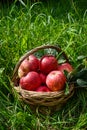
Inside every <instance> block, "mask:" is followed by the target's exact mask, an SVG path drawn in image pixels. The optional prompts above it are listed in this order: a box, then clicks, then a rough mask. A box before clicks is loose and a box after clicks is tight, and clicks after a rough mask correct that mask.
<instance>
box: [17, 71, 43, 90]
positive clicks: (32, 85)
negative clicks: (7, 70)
mask: <svg viewBox="0 0 87 130" xmlns="http://www.w3.org/2000/svg"><path fill="white" fill-rule="evenodd" d="M19 85H20V86H21V88H22V89H26V90H30V91H33V90H36V89H37V88H38V87H39V86H40V85H41V78H40V76H39V74H38V73H37V72H35V71H31V72H29V73H28V74H27V75H26V76H24V77H22V78H21V79H20V83H19Z"/></svg>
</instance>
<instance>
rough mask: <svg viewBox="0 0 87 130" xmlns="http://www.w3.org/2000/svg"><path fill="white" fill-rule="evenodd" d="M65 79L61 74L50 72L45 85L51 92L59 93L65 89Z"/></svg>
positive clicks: (56, 71) (59, 72)
mask: <svg viewBox="0 0 87 130" xmlns="http://www.w3.org/2000/svg"><path fill="white" fill-rule="evenodd" d="M65 82H66V77H65V75H64V74H63V72H61V71H58V70H55V71H51V72H50V73H49V74H48V75H47V78H46V85H47V87H48V88H49V89H50V90H51V91H60V90H63V89H64V88H65Z"/></svg>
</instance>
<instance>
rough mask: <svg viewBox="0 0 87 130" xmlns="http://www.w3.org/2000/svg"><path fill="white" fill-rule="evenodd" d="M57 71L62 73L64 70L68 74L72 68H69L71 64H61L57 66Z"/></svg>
mask: <svg viewBox="0 0 87 130" xmlns="http://www.w3.org/2000/svg"><path fill="white" fill-rule="evenodd" d="M58 70H60V71H62V72H64V70H65V71H67V72H68V73H69V72H72V71H73V67H72V66H71V64H69V63H67V62H66V63H63V64H61V65H58Z"/></svg>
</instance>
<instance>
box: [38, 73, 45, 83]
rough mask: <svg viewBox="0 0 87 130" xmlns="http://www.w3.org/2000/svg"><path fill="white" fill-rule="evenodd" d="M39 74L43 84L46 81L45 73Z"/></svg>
mask: <svg viewBox="0 0 87 130" xmlns="http://www.w3.org/2000/svg"><path fill="white" fill-rule="evenodd" d="M39 75H40V78H41V83H42V84H45V83H46V75H45V74H43V73H40V74H39Z"/></svg>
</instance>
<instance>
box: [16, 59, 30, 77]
mask: <svg viewBox="0 0 87 130" xmlns="http://www.w3.org/2000/svg"><path fill="white" fill-rule="evenodd" d="M28 72H29V62H28V60H27V59H25V60H24V61H23V62H22V63H21V65H20V66H19V69H18V76H19V78H21V77H23V76H25V75H26V74H27V73H28Z"/></svg>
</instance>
